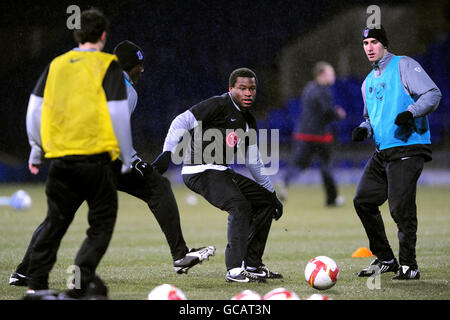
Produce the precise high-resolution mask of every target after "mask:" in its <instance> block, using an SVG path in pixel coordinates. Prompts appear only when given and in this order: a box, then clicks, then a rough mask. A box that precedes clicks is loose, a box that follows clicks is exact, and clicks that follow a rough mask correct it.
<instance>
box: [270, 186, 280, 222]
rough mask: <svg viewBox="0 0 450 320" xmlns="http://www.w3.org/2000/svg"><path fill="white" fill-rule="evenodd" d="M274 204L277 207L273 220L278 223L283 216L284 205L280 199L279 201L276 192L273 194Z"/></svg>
mask: <svg viewBox="0 0 450 320" xmlns="http://www.w3.org/2000/svg"><path fill="white" fill-rule="evenodd" d="M272 202H273V206H274V207H275V212H274V214H273V218H274V219H275V221H277V220H278V219H280V218H281V216H282V215H283V204H282V203H281V201H280V199H278V197H277V194H276V193H275V191H274V192H273V193H272Z"/></svg>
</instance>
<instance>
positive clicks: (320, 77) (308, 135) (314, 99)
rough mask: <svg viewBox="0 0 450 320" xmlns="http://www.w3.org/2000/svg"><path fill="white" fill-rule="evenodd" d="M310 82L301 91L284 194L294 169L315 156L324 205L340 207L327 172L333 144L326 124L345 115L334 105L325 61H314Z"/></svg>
mask: <svg viewBox="0 0 450 320" xmlns="http://www.w3.org/2000/svg"><path fill="white" fill-rule="evenodd" d="M313 76H314V80H313V81H310V82H309V83H308V84H307V85H306V87H305V89H304V90H303V94H302V100H303V111H302V116H301V118H300V123H299V130H297V131H298V132H294V133H293V135H292V138H293V149H292V158H291V159H290V163H289V166H288V169H287V171H286V174H285V176H284V179H283V182H284V188H283V189H284V192H280V196H281V195H282V194H283V195H284V197H286V191H285V190H286V188H287V187H288V186H289V182H290V180H291V179H292V177H293V176H295V175H294V173H295V172H294V171H295V168H296V167H298V168H300V170H304V169H306V168H307V167H309V166H310V164H311V161H312V160H313V158H314V157H315V156H317V157H318V158H319V160H320V172H321V175H322V179H323V183H324V187H325V193H326V205H327V206H336V205H342V204H343V198H342V197H339V196H338V192H337V186H336V182H335V181H334V178H333V175H332V170H331V148H332V143H333V142H334V137H333V134H332V133H331V128H330V123H331V122H333V121H336V120H341V119H344V118H345V116H346V112H345V110H344V108H342V107H341V106H336V107H335V106H334V104H333V98H332V95H331V91H330V86H331V85H333V84H334V82H335V79H336V77H335V73H334V68H333V67H332V66H331V65H330V64H329V63H327V62H323V61H321V62H318V63H316V65H315V66H314V68H313Z"/></svg>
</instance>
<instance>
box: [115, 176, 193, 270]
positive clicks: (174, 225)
mask: <svg viewBox="0 0 450 320" xmlns="http://www.w3.org/2000/svg"><path fill="white" fill-rule="evenodd" d="M117 189H118V190H119V191H123V192H126V193H128V194H130V195H132V196H134V197H136V198H139V199H141V200H143V201H144V202H146V203H147V205H148V207H149V208H150V210H151V211H152V212H153V215H154V216H155V218H156V221H158V224H159V226H160V228H161V230H162V231H163V233H164V235H165V237H166V240H167V243H168V245H169V248H170V253H171V255H172V259H173V260H174V261H175V260H178V259H181V258H183V257H184V256H185V255H186V253H188V251H189V249H188V247H187V246H186V242H185V241H184V237H183V232H182V230H181V225H180V214H179V210H178V205H177V202H176V199H175V196H174V194H173V191H172V187H171V185H170V181H169V179H167V178H166V177H164V176H162V175H161V174H159V172H158V171H156V170H153V172H152V173H151V175H149V176H146V177H145V178H144V177H142V176H141V175H140V174H139V173H138V172H136V171H134V170H133V171H132V172H130V173H127V174H124V175H119V177H118V185H117Z"/></svg>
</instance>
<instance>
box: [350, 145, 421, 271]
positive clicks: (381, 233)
mask: <svg viewBox="0 0 450 320" xmlns="http://www.w3.org/2000/svg"><path fill="white" fill-rule="evenodd" d="M423 166H424V158H423V157H421V156H411V157H404V158H399V159H395V160H387V159H386V158H385V157H384V156H383V153H382V152H375V154H374V155H373V156H372V158H371V159H370V160H369V162H368V163H367V165H366V167H365V169H364V172H363V175H362V177H361V180H360V182H359V185H358V187H357V190H356V195H355V197H354V199H353V203H354V206H355V209H356V212H357V214H358V216H359V218H360V219H361V222H362V224H363V226H364V229H365V231H366V233H367V236H368V238H369V246H370V250H371V251H372V252H373V253H374V255H375V256H377V258H378V259H380V260H385V261H387V260H391V259H392V258H394V253H393V251H392V249H391V247H390V245H389V241H388V239H387V237H386V233H385V229H384V223H383V219H382V217H381V213H380V210H379V206H381V205H382V204H383V203H384V202H385V201H386V200H388V202H389V210H390V213H391V216H392V218H393V219H394V221H395V223H396V224H397V228H398V240H399V262H400V264H401V265H407V266H410V267H411V268H413V269H415V268H417V261H416V241H417V208H416V189H417V180H418V179H419V177H420V174H421V172H422V169H423Z"/></svg>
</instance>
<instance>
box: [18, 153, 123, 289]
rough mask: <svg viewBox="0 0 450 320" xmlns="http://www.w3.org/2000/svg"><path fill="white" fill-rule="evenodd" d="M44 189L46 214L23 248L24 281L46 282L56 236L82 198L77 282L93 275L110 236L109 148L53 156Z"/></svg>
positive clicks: (113, 210) (38, 285)
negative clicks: (84, 218)
mask: <svg viewBox="0 0 450 320" xmlns="http://www.w3.org/2000/svg"><path fill="white" fill-rule="evenodd" d="M45 193H46V195H47V203H48V210H47V217H46V218H45V220H44V221H43V222H42V223H41V225H40V226H39V227H38V228H37V230H36V232H35V234H34V235H33V239H32V243H30V246H29V249H28V250H27V255H28V256H27V260H28V263H27V264H28V270H27V272H25V274H26V275H27V276H29V277H30V280H29V281H28V285H29V286H30V287H31V288H33V289H36V290H39V289H47V288H48V276H49V273H50V271H51V269H52V268H53V265H54V263H55V262H56V256H57V251H58V249H59V246H60V243H61V240H62V238H63V236H64V234H65V233H66V231H67V228H68V227H69V225H70V224H71V222H72V220H73V218H74V215H75V213H76V211H77V210H78V208H79V207H80V205H81V204H82V203H83V202H84V201H87V204H88V207H89V212H88V222H89V228H88V230H87V232H86V235H87V237H86V239H85V240H84V242H83V244H82V245H81V248H80V249H79V251H78V253H77V256H76V258H75V265H77V266H79V268H80V280H81V288H82V289H83V288H86V285H87V283H89V282H90V281H91V280H93V279H94V276H95V270H96V268H97V266H98V264H99V263H100V260H101V259H102V257H103V255H104V253H105V252H106V249H107V248H108V245H109V242H110V240H111V237H112V234H113V230H114V225H115V221H116V217H117V191H116V181H115V174H114V172H113V169H112V166H111V162H110V159H109V155H108V154H101V155H93V156H79V157H78V156H74V157H66V158H58V159H53V160H52V162H51V165H50V170H49V175H48V178H47V183H46V188H45Z"/></svg>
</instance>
